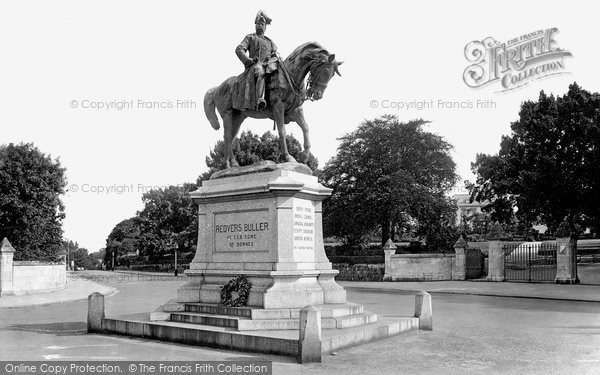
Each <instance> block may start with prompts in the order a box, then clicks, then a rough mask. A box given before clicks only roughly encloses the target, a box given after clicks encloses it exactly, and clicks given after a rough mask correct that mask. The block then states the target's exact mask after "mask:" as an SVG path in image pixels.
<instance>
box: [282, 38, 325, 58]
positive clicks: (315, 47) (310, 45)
mask: <svg viewBox="0 0 600 375" xmlns="http://www.w3.org/2000/svg"><path fill="white" fill-rule="evenodd" d="M323 53H324V54H325V55H329V52H327V50H326V49H325V48H323V46H321V45H320V44H319V43H317V42H307V43H304V44H301V45H299V46H298V47H297V48H296V49H295V50H294V51H293V52H292V53H290V55H289V56H288V57H287V59H285V60H286V61H290V62H294V61H295V60H297V59H298V58H299V57H300V56H303V55H312V56H316V55H318V54H323Z"/></svg>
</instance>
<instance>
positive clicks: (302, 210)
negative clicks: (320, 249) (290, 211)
mask: <svg viewBox="0 0 600 375" xmlns="http://www.w3.org/2000/svg"><path fill="white" fill-rule="evenodd" d="M292 229H293V235H294V251H311V252H313V251H314V246H315V211H314V207H313V205H312V203H311V202H309V201H305V200H302V199H295V200H294V221H293V225H292Z"/></svg>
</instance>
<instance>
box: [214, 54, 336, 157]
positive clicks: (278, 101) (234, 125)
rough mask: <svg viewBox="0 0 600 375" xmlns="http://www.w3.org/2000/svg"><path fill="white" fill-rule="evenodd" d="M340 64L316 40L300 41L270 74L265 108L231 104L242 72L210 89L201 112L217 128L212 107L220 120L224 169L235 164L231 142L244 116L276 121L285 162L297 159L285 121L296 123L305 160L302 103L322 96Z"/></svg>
mask: <svg viewBox="0 0 600 375" xmlns="http://www.w3.org/2000/svg"><path fill="white" fill-rule="evenodd" d="M342 63H343V62H337V61H336V60H335V54H330V53H329V52H327V50H325V49H324V48H323V47H321V46H320V45H319V44H318V43H315V42H311V43H305V44H302V45H301V46H299V47H298V48H296V49H295V50H294V52H292V53H291V54H290V55H289V56H288V57H287V58H286V59H285V61H283V62H280V63H279V69H278V70H277V71H276V72H274V73H273V77H271V79H270V82H269V83H268V85H267V98H266V99H267V103H268V104H269V105H268V107H267V108H268V110H266V111H255V110H239V109H236V108H234V107H233V102H234V101H233V95H234V94H235V93H234V86H235V84H236V82H239V81H238V80H242V79H243V76H244V74H241V75H240V76H235V77H230V78H228V79H227V80H225V82H223V83H222V84H221V85H219V86H217V87H213V88H211V89H209V90H208V91H207V92H206V94H205V96H204V112H205V113H206V117H207V118H208V121H209V122H210V124H211V125H212V127H213V128H214V129H215V130H218V129H219V127H220V125H219V119H218V117H217V115H216V112H215V108H216V109H217V110H218V111H219V114H220V115H221V118H222V119H223V128H224V134H223V138H224V140H225V150H226V166H227V168H229V167H237V166H238V163H237V161H236V160H235V157H234V156H233V150H232V148H231V143H232V142H233V140H234V139H235V137H236V136H237V133H238V131H239V129H240V126H241V124H242V122H243V121H244V120H245V119H246V118H247V117H251V118H270V119H272V120H274V121H275V123H276V125H277V130H278V132H279V140H280V147H281V152H282V154H283V155H284V157H285V159H286V160H287V161H288V162H295V161H296V160H295V159H294V157H293V156H291V155H290V154H289V153H288V149H287V145H286V142H285V139H286V134H285V124H288V123H289V122H290V121H294V122H296V123H297V124H298V126H300V128H301V129H302V133H303V136H304V150H303V152H302V154H301V160H300V161H301V162H304V163H306V161H307V160H308V158H309V156H310V140H309V137H308V124H307V123H306V120H305V119H304V113H303V111H302V104H303V103H304V101H305V100H306V99H309V100H319V99H321V98H322V97H323V93H324V91H325V88H327V83H328V82H329V80H330V79H331V78H332V77H333V75H334V74H336V73H337V74H338V75H340V73H339V71H338V66H339V65H341V64H342ZM309 73H310V76H309V78H308V90H306V89H305V85H304V78H305V77H306V76H307V75H308V74H309Z"/></svg>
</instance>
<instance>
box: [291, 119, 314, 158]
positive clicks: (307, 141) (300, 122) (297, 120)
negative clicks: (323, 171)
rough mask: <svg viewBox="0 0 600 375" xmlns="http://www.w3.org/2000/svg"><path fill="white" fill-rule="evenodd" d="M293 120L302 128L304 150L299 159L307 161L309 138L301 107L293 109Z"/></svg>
mask: <svg viewBox="0 0 600 375" xmlns="http://www.w3.org/2000/svg"><path fill="white" fill-rule="evenodd" d="M294 121H295V122H296V124H298V126H299V127H300V129H302V135H303V136H304V151H302V154H300V161H301V162H302V163H307V162H308V159H309V157H310V155H311V153H310V138H309V130H308V124H307V123H306V119H304V111H303V110H302V107H300V108H298V109H296V111H294Z"/></svg>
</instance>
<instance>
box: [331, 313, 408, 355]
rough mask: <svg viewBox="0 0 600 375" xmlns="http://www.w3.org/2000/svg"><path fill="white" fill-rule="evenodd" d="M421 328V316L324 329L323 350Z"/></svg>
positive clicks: (340, 347) (346, 346) (333, 350)
mask: <svg viewBox="0 0 600 375" xmlns="http://www.w3.org/2000/svg"><path fill="white" fill-rule="evenodd" d="M418 330H419V318H408V317H407V318H395V319H390V318H383V319H381V321H378V322H377V323H373V324H368V325H363V326H356V327H351V328H343V329H324V330H323V331H322V335H323V337H322V341H321V351H322V352H323V353H327V354H329V353H333V352H337V351H339V350H340V349H345V348H349V347H352V346H357V345H361V344H365V343H368V342H371V341H376V340H383V339H386V338H388V337H392V336H396V335H399V334H401V333H405V332H409V331H418Z"/></svg>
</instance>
